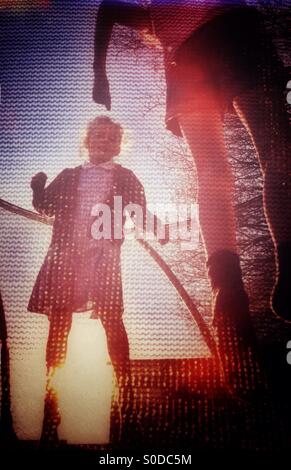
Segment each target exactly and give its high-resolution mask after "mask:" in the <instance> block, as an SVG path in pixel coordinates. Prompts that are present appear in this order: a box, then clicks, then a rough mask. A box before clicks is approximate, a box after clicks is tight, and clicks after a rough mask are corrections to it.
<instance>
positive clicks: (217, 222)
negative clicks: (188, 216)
mask: <svg viewBox="0 0 291 470" xmlns="http://www.w3.org/2000/svg"><path fill="white" fill-rule="evenodd" d="M197 99H198V98H197ZM201 99H202V100H203V103H201V107H200V108H199V109H197V110H196V111H195V112H193V113H191V114H183V115H181V116H180V117H179V123H180V126H181V129H182V132H183V135H184V137H185V139H186V141H187V143H188V145H189V147H190V150H191V152H192V155H193V158H194V161H195V165H196V170H197V176H198V205H199V222H200V229H201V234H202V237H203V241H204V246H205V249H206V253H207V255H208V257H210V256H211V255H212V254H213V253H215V252H217V251H219V250H229V251H232V252H236V250H237V247H236V222H235V215H234V206H233V175H232V172H231V168H230V165H229V162H228V155H227V149H226V146H225V141H224V133H223V122H222V120H221V114H220V110H219V109H218V107H217V105H216V104H215V102H214V101H213V100H211V99H209V101H208V103H207V99H206V97H205V96H204V97H201ZM198 106H199V105H198V103H197V107H198Z"/></svg>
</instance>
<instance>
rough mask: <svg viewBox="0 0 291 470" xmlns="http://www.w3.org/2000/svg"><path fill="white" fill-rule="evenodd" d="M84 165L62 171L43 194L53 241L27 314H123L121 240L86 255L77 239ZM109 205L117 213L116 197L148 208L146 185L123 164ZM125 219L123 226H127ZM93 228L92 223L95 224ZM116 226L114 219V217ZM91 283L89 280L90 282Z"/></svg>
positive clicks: (41, 209)
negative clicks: (144, 187) (76, 214)
mask: <svg viewBox="0 0 291 470" xmlns="http://www.w3.org/2000/svg"><path fill="white" fill-rule="evenodd" d="M81 168H82V167H81V166H79V167H76V168H72V169H65V170H63V171H62V172H61V173H60V174H59V175H58V176H57V177H56V178H55V180H54V181H53V182H52V183H51V184H50V185H49V186H48V187H47V188H46V189H45V192H44V196H43V198H42V200H41V201H37V202H36V201H35V202H34V206H35V208H36V209H37V210H38V212H40V213H42V214H45V215H47V216H50V217H54V224H53V233H52V240H51V244H50V247H49V250H48V253H47V255H46V257H45V260H44V262H43V264H42V266H41V269H40V271H39V273H38V276H37V279H36V282H35V285H34V287H33V291H32V294H31V297H30V300H29V304H28V310H29V311H31V312H37V313H43V314H46V315H59V314H62V315H63V314H68V315H71V314H72V313H73V312H78V311H80V312H81V311H87V310H91V309H93V314H92V317H93V318H95V317H98V316H102V315H107V314H115V315H117V314H119V315H122V312H123V301H122V283H121V270H120V248H121V244H122V241H123V239H121V240H120V239H117V240H114V238H112V239H111V240H104V241H103V242H100V245H99V248H98V250H97V251H94V250H93V251H92V253H91V254H90V253H88V251H86V252H85V251H84V249H83V248H82V247H80V245H78V244H76V242H75V238H74V220H75V210H76V203H77V187H78V180H79V177H80V172H81ZM114 172H115V173H114V179H113V181H114V182H113V187H112V191H111V194H110V197H109V198H108V200H107V201H106V202H107V203H108V204H109V206H110V207H111V211H112V212H113V207H114V206H113V198H114V196H117V195H118V196H122V203H123V207H125V206H126V205H127V204H129V203H133V204H139V205H141V206H142V207H145V205H146V201H145V196H144V190H143V186H142V185H141V183H140V182H139V180H138V179H137V177H136V176H135V175H134V173H133V172H132V171H130V170H128V169H126V168H123V167H122V166H120V165H116V169H115V170H114ZM124 220H125V219H124V217H123V220H122V224H123V223H124ZM92 223H93V219H92ZM112 223H113V214H112ZM88 276H89V277H90V278H89V277H88Z"/></svg>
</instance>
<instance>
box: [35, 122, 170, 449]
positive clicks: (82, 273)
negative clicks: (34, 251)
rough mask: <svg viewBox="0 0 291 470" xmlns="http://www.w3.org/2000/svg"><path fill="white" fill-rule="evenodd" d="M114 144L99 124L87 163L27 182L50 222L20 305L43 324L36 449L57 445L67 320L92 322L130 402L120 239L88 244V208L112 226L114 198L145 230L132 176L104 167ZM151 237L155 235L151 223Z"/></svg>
mask: <svg viewBox="0 0 291 470" xmlns="http://www.w3.org/2000/svg"><path fill="white" fill-rule="evenodd" d="M121 139H122V128H121V126H120V125H119V124H117V123H115V122H113V121H112V120H111V119H110V118H108V117H106V116H99V117H97V118H95V119H94V120H93V121H91V122H90V123H89V125H88V128H87V135H86V139H85V145H86V147H87V149H88V154H89V161H87V162H85V163H84V164H83V165H80V166H77V167H75V168H66V169H65V170H63V171H62V172H61V173H60V174H59V175H58V176H57V177H56V178H55V179H54V181H53V182H52V183H50V184H49V185H48V186H47V187H46V188H45V182H46V175H45V174H44V173H38V174H37V175H35V176H34V177H33V178H32V181H31V187H32V190H33V206H34V207H35V209H36V210H37V211H38V212H40V213H41V214H44V215H46V216H49V217H54V223H53V234H52V240H51V244H50V247H49V250H48V253H47V255H46V258H45V261H44V263H43V265H42V267H41V269H40V272H39V274H38V277H37V280H36V283H35V285H34V288H33V291H32V294H31V298H30V302H29V305H28V310H29V311H31V312H38V313H42V314H45V315H47V316H48V318H49V321H50V328H49V336H48V341H47V350H46V363H47V389H46V398H45V411H44V422H43V431H42V440H44V441H46V440H49V441H56V440H57V439H58V436H57V426H58V424H59V422H60V414H59V412H58V403H57V390H56V389H55V387H54V385H53V377H54V374H55V372H56V370H57V368H59V367H60V366H62V365H63V364H64V362H65V358H66V351H67V341H68V335H69V332H70V329H71V324H72V314H73V312H78V311H79V312H83V311H87V310H92V312H93V313H92V318H100V320H101V322H102V325H103V327H104V329H105V333H106V337H107V343H108V351H109V355H110V358H111V361H112V364H113V367H114V370H115V374H116V378H117V383H118V385H119V387H122V388H123V389H125V388H126V390H127V392H126V391H125V392H124V393H125V395H126V393H127V399H128V400H130V397H131V394H132V391H131V376H130V364H129V345H128V339H127V334H126V331H125V328H124V324H123V320H122V315H123V299H122V283H121V269H120V248H121V245H122V242H123V236H121V238H120V237H117V238H114V233H115V232H114V231H113V232H112V234H111V235H112V236H111V237H110V238H108V239H107V238H101V239H94V238H93V237H92V226H93V223H94V218H92V216H91V213H92V208H93V207H94V206H96V204H106V205H107V206H108V207H109V208H110V211H111V213H110V214H109V215H110V219H111V220H112V221H113V220H114V203H113V201H114V197H115V196H121V197H122V214H123V208H125V207H126V206H127V205H128V204H138V205H139V206H140V207H141V209H142V211H143V214H144V220H143V221H142V223H143V227H141V229H144V227H146V214H148V211H147V209H146V200H145V195H144V189H143V186H142V185H141V183H140V181H139V180H138V179H137V177H136V176H135V175H134V173H133V172H132V171H130V170H128V169H126V168H124V167H122V166H121V165H119V164H117V163H114V162H113V160H112V159H113V157H115V156H117V155H118V154H119V152H120V145H121ZM111 216H112V218H111ZM123 222H124V218H123ZM110 223H111V222H110ZM154 230H155V234H157V219H156V220H155V224H154ZM121 233H122V227H121ZM164 241H165V240H164ZM164 241H162V240H161V243H163V242H164Z"/></svg>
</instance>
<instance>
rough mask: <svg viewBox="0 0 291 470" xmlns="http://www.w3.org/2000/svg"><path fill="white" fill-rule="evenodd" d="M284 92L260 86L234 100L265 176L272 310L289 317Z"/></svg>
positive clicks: (290, 197)
mask: <svg viewBox="0 0 291 470" xmlns="http://www.w3.org/2000/svg"><path fill="white" fill-rule="evenodd" d="M284 100H285V97H284V96H283V93H279V92H277V91H275V90H264V89H262V88H257V89H252V90H249V91H247V92H245V93H244V94H243V95H241V96H240V97H238V98H236V100H235V102H234V106H235V109H236V111H237V114H238V115H239V117H240V119H241V121H242V122H243V123H244V125H245V127H246V129H247V130H248V132H249V134H250V136H251V138H252V140H253V143H254V146H255V149H256V152H257V156H258V159H259V162H260V166H261V170H262V173H263V179H264V191H263V197H264V210H265V215H266V219H267V223H268V226H269V229H270V232H271V235H272V239H273V242H274V247H275V256H276V266H277V279H276V284H275V289H274V292H273V299H272V308H273V311H274V312H275V313H276V314H278V315H280V316H281V317H283V318H285V319H286V320H291V284H290V282H291V131H290V124H289V120H288V115H287V111H286V106H285V105H286V103H285V102H284Z"/></svg>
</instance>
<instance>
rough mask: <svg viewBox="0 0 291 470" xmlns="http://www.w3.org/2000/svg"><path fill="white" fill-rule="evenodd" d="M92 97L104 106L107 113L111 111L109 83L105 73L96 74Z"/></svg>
mask: <svg viewBox="0 0 291 470" xmlns="http://www.w3.org/2000/svg"><path fill="white" fill-rule="evenodd" d="M92 96H93V100H94V101H95V103H97V104H102V105H104V106H105V107H106V109H107V111H110V109H111V96H110V91H109V82H108V79H107V76H106V73H105V72H99V73H95V80H94V86H93V93H92Z"/></svg>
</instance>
